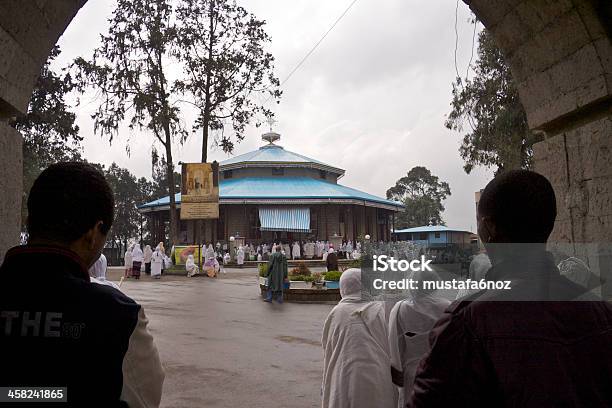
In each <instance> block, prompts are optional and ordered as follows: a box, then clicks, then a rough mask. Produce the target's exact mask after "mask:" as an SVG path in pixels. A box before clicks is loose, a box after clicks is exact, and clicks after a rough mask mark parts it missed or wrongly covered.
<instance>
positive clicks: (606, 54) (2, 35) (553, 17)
mask: <svg viewBox="0 0 612 408" xmlns="http://www.w3.org/2000/svg"><path fill="white" fill-rule="evenodd" d="M464 1H465V2H466V3H467V4H468V5H469V7H470V8H471V9H472V10H473V11H474V13H475V14H476V15H477V16H478V18H479V19H480V20H481V21H482V22H483V24H484V25H485V26H486V27H487V28H488V29H489V30H491V31H492V33H493V35H494V36H495V38H496V40H497V42H498V45H499V46H500V48H501V49H502V50H503V51H504V53H505V55H506V56H507V59H508V61H509V63H510V65H511V68H512V72H513V74H514V76H515V78H516V79H517V81H518V83H519V92H520V95H521V100H522V101H523V104H524V105H525V109H526V111H527V116H528V120H529V124H530V126H531V128H533V129H537V130H540V131H542V132H543V135H544V137H545V140H544V141H543V142H541V143H539V144H538V145H537V146H536V148H535V155H536V170H537V171H539V172H541V173H543V174H544V175H546V176H547V177H548V178H549V179H550V180H551V182H552V183H553V185H554V187H555V190H556V192H557V197H558V208H559V216H558V222H557V226H556V228H555V231H554V233H553V235H554V236H553V238H554V240H558V241H566V242H612V114H611V107H612V92H611V91H612V45H611V43H610V39H611V38H612V32H611V30H610V27H612V4H611V3H610V2H609V1H608V0H464ZM85 2H86V0H35V1H34V0H32V1H25V2H24V1H19V0H7V1H3V2H2V4H0V52H1V53H2V58H1V59H0V61H1V62H0V174H2V177H1V178H0V191H2V193H3V194H2V195H0V225H2V229H1V230H0V259H1V258H2V257H3V255H4V252H5V251H6V249H7V248H8V247H10V246H12V245H15V244H16V243H17V239H18V235H19V225H20V222H19V221H20V210H19V207H20V202H21V172H22V170H21V167H22V162H21V155H22V154H21V137H20V136H19V135H18V134H17V132H15V131H14V130H13V129H11V128H10V127H9V126H7V124H6V119H7V118H9V117H11V116H14V115H16V114H18V113H20V112H25V111H26V109H27V104H28V101H29V98H30V95H31V92H32V88H33V85H34V82H35V80H36V76H37V75H38V72H39V71H40V68H41V66H42V64H43V63H44V61H45V60H46V58H47V55H48V53H49V51H50V50H51V47H52V46H53V45H54V44H55V43H56V41H57V39H58V38H59V36H60V35H61V34H62V32H63V31H64V30H65V28H66V27H67V26H68V24H69V23H70V21H71V20H72V18H73V17H74V16H75V15H76V13H77V12H78V10H79V9H80V8H81V7H82V6H83V4H85Z"/></svg>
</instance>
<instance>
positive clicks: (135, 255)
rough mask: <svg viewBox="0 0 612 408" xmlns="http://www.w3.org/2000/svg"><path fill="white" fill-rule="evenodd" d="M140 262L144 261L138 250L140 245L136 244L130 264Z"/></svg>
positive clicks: (140, 251)
mask: <svg viewBox="0 0 612 408" xmlns="http://www.w3.org/2000/svg"><path fill="white" fill-rule="evenodd" d="M142 261H144V254H143V253H142V249H140V244H136V245H134V249H133V250H132V262H142Z"/></svg>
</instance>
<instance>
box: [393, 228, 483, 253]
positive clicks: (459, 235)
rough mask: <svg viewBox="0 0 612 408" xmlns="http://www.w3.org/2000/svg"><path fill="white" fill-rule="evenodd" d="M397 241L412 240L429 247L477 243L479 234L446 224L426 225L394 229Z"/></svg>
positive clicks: (462, 245)
mask: <svg viewBox="0 0 612 408" xmlns="http://www.w3.org/2000/svg"><path fill="white" fill-rule="evenodd" d="M392 235H393V238H394V240H396V241H412V242H414V243H416V244H419V245H422V246H425V247H428V248H442V247H449V246H459V247H468V246H470V245H477V243H478V236H477V235H476V234H474V233H473V232H471V231H465V230H462V229H456V228H450V227H447V226H446V225H425V226H422V227H414V228H405V229H398V230H394V231H393V234H392Z"/></svg>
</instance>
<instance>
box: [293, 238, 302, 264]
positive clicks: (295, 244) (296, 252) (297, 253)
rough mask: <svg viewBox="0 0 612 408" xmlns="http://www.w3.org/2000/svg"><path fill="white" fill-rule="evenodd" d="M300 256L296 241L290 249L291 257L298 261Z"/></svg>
mask: <svg viewBox="0 0 612 408" xmlns="http://www.w3.org/2000/svg"><path fill="white" fill-rule="evenodd" d="M301 256H302V254H301V248H300V244H299V243H298V242H297V241H296V242H294V243H293V248H291V257H292V258H293V259H294V260H295V259H300V257H301Z"/></svg>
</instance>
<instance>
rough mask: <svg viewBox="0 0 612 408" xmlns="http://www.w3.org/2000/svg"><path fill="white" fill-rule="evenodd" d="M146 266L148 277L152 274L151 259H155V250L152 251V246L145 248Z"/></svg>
mask: <svg viewBox="0 0 612 408" xmlns="http://www.w3.org/2000/svg"><path fill="white" fill-rule="evenodd" d="M143 252H144V264H145V273H146V274H147V275H150V274H151V258H152V257H153V250H152V249H151V245H147V246H145V249H144V251H143Z"/></svg>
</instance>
